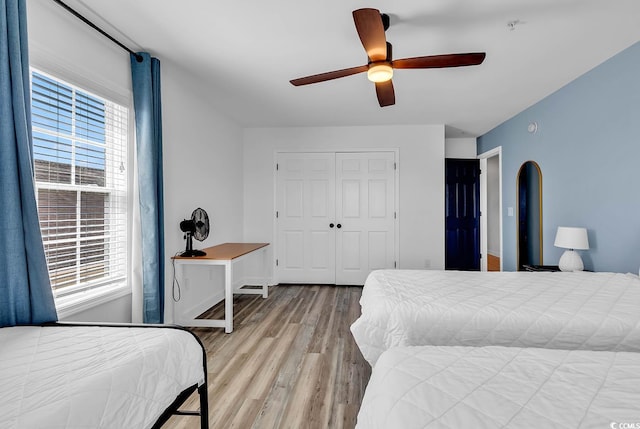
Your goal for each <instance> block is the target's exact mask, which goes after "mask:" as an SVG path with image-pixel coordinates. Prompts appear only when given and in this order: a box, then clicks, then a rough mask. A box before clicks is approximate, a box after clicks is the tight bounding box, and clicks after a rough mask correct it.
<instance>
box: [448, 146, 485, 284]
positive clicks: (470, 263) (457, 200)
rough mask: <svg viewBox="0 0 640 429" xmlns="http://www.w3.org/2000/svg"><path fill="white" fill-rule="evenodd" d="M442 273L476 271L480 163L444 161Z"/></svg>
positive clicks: (477, 268) (477, 267) (470, 160)
mask: <svg viewBox="0 0 640 429" xmlns="http://www.w3.org/2000/svg"><path fill="white" fill-rule="evenodd" d="M445 269H446V270H460V271H479V270H480V163H479V161H478V160H477V159H452V158H447V159H445Z"/></svg>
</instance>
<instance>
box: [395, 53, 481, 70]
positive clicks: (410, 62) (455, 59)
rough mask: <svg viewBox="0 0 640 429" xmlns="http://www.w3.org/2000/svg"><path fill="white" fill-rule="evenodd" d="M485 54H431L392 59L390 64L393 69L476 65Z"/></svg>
mask: <svg viewBox="0 0 640 429" xmlns="http://www.w3.org/2000/svg"><path fill="white" fill-rule="evenodd" d="M485 56H486V54H485V53H484V52H475V53H469V54H448V55H431V56H428V57H414V58H403V59H400V60H393V62H392V63H391V65H392V66H393V68H395V69H436V68H443V67H462V66H476V65H478V64H482V62H483V61H484V57H485Z"/></svg>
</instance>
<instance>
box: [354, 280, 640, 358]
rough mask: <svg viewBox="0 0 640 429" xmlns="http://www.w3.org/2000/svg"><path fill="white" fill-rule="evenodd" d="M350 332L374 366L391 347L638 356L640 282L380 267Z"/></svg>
mask: <svg viewBox="0 0 640 429" xmlns="http://www.w3.org/2000/svg"><path fill="white" fill-rule="evenodd" d="M360 304H361V307H362V315H361V316H360V317H359V318H358V319H357V320H356V321H355V322H354V323H353V325H352V326H351V331H352V333H353V336H354V338H355V340H356V343H357V344H358V346H359V348H360V350H361V351H362V354H363V355H364V357H365V358H366V359H367V361H368V362H369V363H370V364H371V365H372V366H373V365H374V364H375V362H376V360H377V359H378V356H380V354H381V353H382V352H383V351H384V350H387V349H389V348H390V347H396V346H414V345H461V346H487V345H500V346H513V347H544V348H554V349H584V350H610V351H636V352H639V351H640V278H638V276H635V275H631V274H619V273H590V272H575V273H563V272H547V273H545V272H536V273H530V272H499V273H498V272H462V271H427V270H423V271H420V270H379V271H374V272H372V273H371V274H370V275H369V277H368V278H367V280H366V282H365V285H364V289H363V291H362V297H361V300H360Z"/></svg>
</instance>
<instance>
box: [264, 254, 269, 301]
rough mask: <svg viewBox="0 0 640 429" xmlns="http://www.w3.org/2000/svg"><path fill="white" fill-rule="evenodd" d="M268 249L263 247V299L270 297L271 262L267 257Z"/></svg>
mask: <svg viewBox="0 0 640 429" xmlns="http://www.w3.org/2000/svg"><path fill="white" fill-rule="evenodd" d="M268 247H269V246H267V247H263V248H262V275H263V279H262V297H263V298H268V297H269V265H268V263H269V261H268V258H267V255H268V253H269V252H267V248H268Z"/></svg>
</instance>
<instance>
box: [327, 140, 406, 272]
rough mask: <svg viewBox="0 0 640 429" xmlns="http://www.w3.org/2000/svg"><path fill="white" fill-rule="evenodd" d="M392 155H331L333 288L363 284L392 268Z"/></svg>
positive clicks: (393, 208)
mask: <svg viewBox="0 0 640 429" xmlns="http://www.w3.org/2000/svg"><path fill="white" fill-rule="evenodd" d="M394 165H395V154H394V153H393V152H357V153H337V154H336V222H337V224H340V226H341V228H339V229H337V230H336V283H337V284H347V285H361V284H364V281H365V279H366V277H367V276H368V275H369V273H370V272H371V271H372V270H374V269H382V268H393V267H394V262H395V261H394V257H395V171H394Z"/></svg>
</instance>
